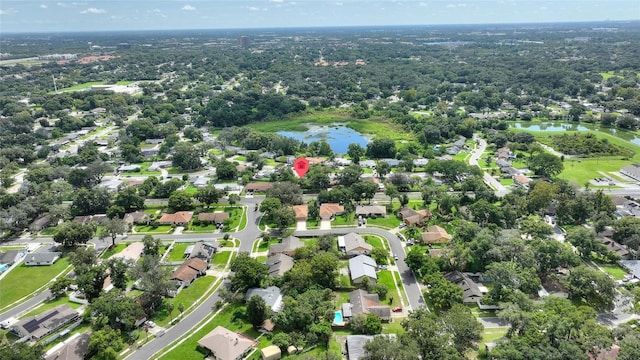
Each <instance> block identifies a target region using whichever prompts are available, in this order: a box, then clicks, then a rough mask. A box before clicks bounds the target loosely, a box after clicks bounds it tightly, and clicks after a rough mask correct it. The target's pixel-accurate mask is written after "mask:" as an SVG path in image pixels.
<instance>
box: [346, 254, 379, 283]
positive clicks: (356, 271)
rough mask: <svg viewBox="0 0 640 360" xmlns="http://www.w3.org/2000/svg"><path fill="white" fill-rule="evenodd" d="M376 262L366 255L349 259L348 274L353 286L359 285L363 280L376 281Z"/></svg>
mask: <svg viewBox="0 0 640 360" xmlns="http://www.w3.org/2000/svg"><path fill="white" fill-rule="evenodd" d="M377 267H378V264H376V261H375V260H374V259H372V258H370V257H368V256H367V255H358V256H356V257H354V258H351V259H349V274H351V281H352V282H353V283H354V284H360V283H361V282H362V281H363V280H364V279H365V278H368V279H369V280H372V281H378V275H377V274H376V268H377Z"/></svg>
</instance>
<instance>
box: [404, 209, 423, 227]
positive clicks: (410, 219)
mask: <svg viewBox="0 0 640 360" xmlns="http://www.w3.org/2000/svg"><path fill="white" fill-rule="evenodd" d="M398 217H399V218H400V219H401V220H402V222H403V223H404V224H405V225H415V226H422V224H423V223H425V222H426V221H428V220H429V219H431V212H429V210H426V209H423V210H414V209H412V208H410V207H404V208H402V209H400V211H398Z"/></svg>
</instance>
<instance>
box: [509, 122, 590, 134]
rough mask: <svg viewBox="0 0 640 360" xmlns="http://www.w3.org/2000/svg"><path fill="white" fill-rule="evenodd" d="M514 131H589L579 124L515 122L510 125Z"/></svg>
mask: <svg viewBox="0 0 640 360" xmlns="http://www.w3.org/2000/svg"><path fill="white" fill-rule="evenodd" d="M511 126H512V127H515V128H516V129H525V130H529V131H540V132H547V131H589V130H591V129H589V128H588V127H586V126H584V125H580V124H572V123H563V122H539V123H532V124H530V123H526V122H525V123H523V122H515V123H513V124H511Z"/></svg>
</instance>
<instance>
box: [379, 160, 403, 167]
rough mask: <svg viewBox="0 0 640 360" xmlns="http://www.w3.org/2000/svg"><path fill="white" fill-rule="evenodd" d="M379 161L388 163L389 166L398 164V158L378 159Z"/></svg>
mask: <svg viewBox="0 0 640 360" xmlns="http://www.w3.org/2000/svg"><path fill="white" fill-rule="evenodd" d="M380 161H381V162H384V163H387V164H389V166H391V167H396V166H398V165H400V160H398V159H380Z"/></svg>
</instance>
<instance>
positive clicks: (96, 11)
mask: <svg viewBox="0 0 640 360" xmlns="http://www.w3.org/2000/svg"><path fill="white" fill-rule="evenodd" d="M106 12H107V10H105V9H98V8H94V7H92V8H88V9H87V10H82V11H80V14H104V13H106Z"/></svg>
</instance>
